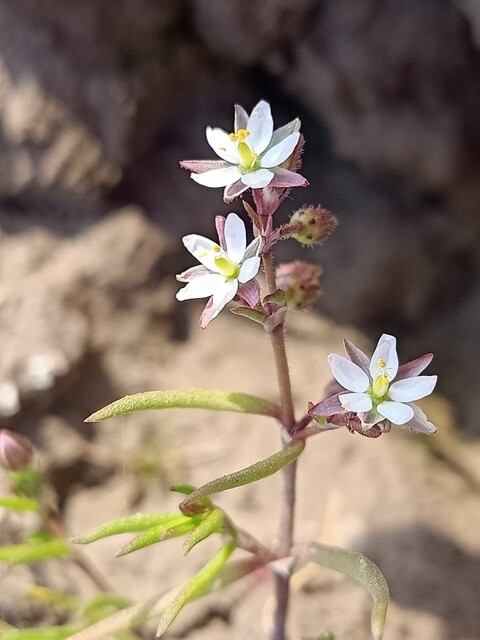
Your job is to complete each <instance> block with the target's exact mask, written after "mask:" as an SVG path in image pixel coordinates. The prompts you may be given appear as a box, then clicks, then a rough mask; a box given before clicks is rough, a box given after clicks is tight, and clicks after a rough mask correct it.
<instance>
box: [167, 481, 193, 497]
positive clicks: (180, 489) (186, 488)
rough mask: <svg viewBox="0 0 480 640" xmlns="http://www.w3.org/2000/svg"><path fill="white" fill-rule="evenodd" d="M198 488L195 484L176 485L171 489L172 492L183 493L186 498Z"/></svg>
mask: <svg viewBox="0 0 480 640" xmlns="http://www.w3.org/2000/svg"><path fill="white" fill-rule="evenodd" d="M196 488H197V487H194V486H193V484H174V485H173V486H172V487H170V491H175V493H183V494H184V495H186V496H189V495H190V494H191V493H193V492H194V491H195V489H196Z"/></svg>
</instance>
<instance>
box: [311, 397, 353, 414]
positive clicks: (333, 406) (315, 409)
mask: <svg viewBox="0 0 480 640" xmlns="http://www.w3.org/2000/svg"><path fill="white" fill-rule="evenodd" d="M339 395H340V394H339V393H336V394H335V395H333V396H330V397H329V398H325V400H321V401H320V402H318V403H317V404H315V405H312V406H311V407H310V408H309V410H308V415H309V416H313V417H315V416H324V417H327V416H332V415H334V414H337V413H345V409H344V408H343V407H342V405H341V404H340V400H339V399H338V396H339Z"/></svg>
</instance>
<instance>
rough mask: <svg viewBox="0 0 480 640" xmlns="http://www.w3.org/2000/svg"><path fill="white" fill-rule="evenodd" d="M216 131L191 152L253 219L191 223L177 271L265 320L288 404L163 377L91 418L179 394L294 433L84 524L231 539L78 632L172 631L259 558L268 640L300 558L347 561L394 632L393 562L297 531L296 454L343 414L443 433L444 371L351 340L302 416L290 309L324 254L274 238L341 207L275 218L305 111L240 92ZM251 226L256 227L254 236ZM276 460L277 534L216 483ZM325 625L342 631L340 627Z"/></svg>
mask: <svg viewBox="0 0 480 640" xmlns="http://www.w3.org/2000/svg"><path fill="white" fill-rule="evenodd" d="M206 136H207V142H208V144H209V145H210V146H211V147H212V149H213V150H214V151H215V153H216V154H217V155H218V156H219V157H220V160H185V161H182V162H181V163H180V164H181V166H182V167H183V168H185V169H187V170H189V171H191V178H192V179H193V180H194V181H195V182H197V183H199V184H200V185H204V186H207V187H211V188H215V187H222V188H224V192H223V198H224V200H225V202H230V201H232V200H233V199H234V198H236V197H238V196H240V195H241V194H244V199H243V201H242V203H243V207H244V209H245V212H246V216H247V219H248V220H249V222H250V226H251V229H252V233H251V234H249V233H248V232H247V229H246V226H245V223H244V221H243V220H242V219H241V218H240V217H239V216H238V215H237V214H236V213H228V214H227V215H226V216H225V217H224V216H217V217H216V218H215V226H216V231H217V235H218V241H216V240H210V239H208V238H204V237H203V236H199V235H195V234H191V235H187V236H185V237H184V238H183V243H184V245H185V247H186V249H187V250H188V251H189V252H190V253H191V254H192V255H193V256H194V258H195V259H196V260H197V262H198V263H199V264H197V265H196V266H192V267H191V268H189V269H187V271H185V272H183V273H181V274H180V275H179V276H177V278H178V280H179V281H180V282H181V283H183V287H182V288H180V289H179V291H178V293H177V299H178V300H188V299H193V298H206V299H207V301H206V305H205V308H204V310H203V312H202V314H201V317H200V326H201V327H202V328H206V327H207V326H208V325H209V324H210V323H211V322H212V321H213V320H214V319H215V318H216V317H217V316H218V314H219V313H221V312H222V311H223V310H224V309H225V307H226V306H227V305H228V304H229V303H233V306H232V307H231V311H233V312H234V313H235V314H236V315H242V316H244V317H246V318H247V319H250V320H253V321H254V322H257V323H258V324H260V325H262V327H263V329H264V331H265V333H266V334H267V335H268V337H269V339H270V343H271V345H272V349H273V354H274V362H275V368H276V379H277V383H278V404H276V403H272V402H270V401H268V400H265V399H263V398H259V397H256V396H252V395H250V394H245V393H242V392H241V391H225V390H219V389H208V388H194V389H173V390H161V391H150V392H145V393H141V394H136V395H133V396H127V397H125V398H122V399H120V400H117V401H116V402H113V403H112V404H110V405H108V406H107V407H105V408H103V409H100V410H99V411H97V412H96V413H94V414H93V415H91V416H90V417H89V418H87V421H88V422H96V421H100V420H105V419H107V418H111V417H113V416H119V415H124V414H127V413H131V412H133V411H139V410H145V409H167V408H175V407H176V408H193V407H195V408H203V409H207V410H210V411H231V412H232V411H233V412H240V413H244V414H250V415H251V414H257V415H263V416H269V417H271V418H272V419H273V422H274V423H275V424H276V425H277V427H278V431H279V435H280V439H281V447H280V448H279V450H278V451H276V452H272V454H271V455H270V456H268V457H267V458H265V459H263V460H259V461H258V462H256V463H254V464H252V465H251V466H249V467H246V468H244V469H239V470H234V471H231V472H229V473H226V474H225V475H223V476H221V477H219V478H214V479H212V480H210V481H209V482H207V483H206V484H204V485H202V486H200V487H191V486H180V487H174V490H175V491H177V492H178V493H180V494H182V500H181V502H180V505H179V511H178V512H177V513H163V512H159V513H151V514H136V515H133V516H127V517H124V518H120V519H118V520H115V521H112V522H107V523H104V524H99V526H98V528H97V529H96V530H94V531H91V532H89V533H86V534H82V535H79V536H78V537H76V538H75V539H74V542H76V543H79V544H87V543H91V542H94V541H95V540H98V539H100V538H103V537H105V536H114V535H117V534H120V533H131V534H132V538H131V539H130V540H129V541H128V542H127V543H126V544H124V545H123V546H122V547H120V549H119V551H118V555H124V554H127V553H133V552H136V551H138V550H139V549H142V548H144V547H146V546H149V545H152V544H157V543H159V542H161V541H163V540H167V539H170V538H172V537H182V538H184V545H183V550H184V553H189V552H190V550H191V549H193V547H194V546H196V545H198V544H200V543H201V542H202V541H203V540H205V539H206V538H208V537H211V536H215V537H217V538H218V540H219V547H218V551H217V552H216V554H215V555H214V556H213V557H212V558H211V560H210V561H209V562H208V563H207V564H205V566H204V567H203V568H202V569H201V570H200V571H199V573H198V574H197V575H195V576H193V577H192V578H191V579H190V580H189V581H187V583H185V584H183V585H177V586H176V587H174V588H173V589H172V590H170V591H168V592H164V593H162V594H159V595H157V596H154V597H153V598H152V599H151V600H150V601H149V602H147V603H142V604H140V605H135V606H132V607H130V608H127V609H124V610H122V611H118V612H116V613H114V614H113V615H112V616H110V617H107V618H105V619H103V620H102V621H100V622H98V623H97V624H95V625H92V626H90V627H88V628H86V629H84V630H82V631H79V632H78V633H76V634H74V635H73V636H72V639H73V640H100V639H101V638H104V637H106V636H111V635H113V634H115V633H118V632H119V631H120V630H122V629H125V628H129V627H132V626H133V625H135V624H137V623H138V622H139V621H141V620H143V619H146V618H149V617H156V618H157V619H158V620H159V623H158V631H157V636H161V635H163V634H164V632H165V631H166V630H167V629H168V627H169V625H170V624H171V623H172V621H173V620H174V619H175V617H176V616H177V615H178V613H179V612H180V611H181V609H182V608H183V607H184V606H185V605H186V604H187V603H189V602H191V601H193V600H195V599H197V598H200V597H203V596H205V595H206V594H208V593H209V592H211V591H214V590H217V589H220V588H224V587H225V586H227V585H228V584H230V583H231V582H234V581H236V580H239V579H241V578H245V577H246V576H247V575H251V576H253V574H254V572H255V571H256V570H257V569H259V568H262V569H265V568H268V569H269V570H270V572H271V575H272V577H273V583H274V589H275V597H276V609H275V612H274V614H273V619H272V624H271V630H270V633H269V640H285V638H286V621H287V614H288V607H289V584H290V578H291V576H292V574H293V573H294V572H295V571H296V570H297V569H298V567H299V565H300V564H302V563H305V562H312V563H316V564H319V565H321V566H324V567H329V568H331V569H334V570H337V571H340V572H342V573H344V574H346V575H348V576H350V577H351V578H353V579H354V580H357V581H358V582H360V583H361V584H362V585H363V586H364V587H365V588H366V589H367V590H368V592H369V593H370V595H371V597H372V601H373V605H372V614H371V634H372V637H373V639H374V640H381V638H382V636H383V630H384V624H385V616H386V611H387V606H388V601H389V593H388V587H387V584H386V582H385V579H384V577H383V575H382V573H381V571H380V569H379V568H378V567H377V566H376V565H375V564H374V563H373V562H371V561H370V560H369V559H368V558H366V557H365V556H363V555H362V554H360V553H357V552H354V551H351V550H345V549H339V548H336V547H329V546H326V545H321V544H318V543H315V542H310V543H309V542H305V541H296V540H295V539H294V509H295V490H296V488H295V483H296V471H297V463H298V461H299V459H301V454H302V452H303V450H304V448H305V446H306V442H307V440H308V438H310V437H313V436H315V435H318V434H321V433H327V432H329V431H332V430H335V429H339V428H347V429H348V430H349V431H351V432H352V433H358V434H360V435H363V436H367V437H374V438H375V437H379V436H381V435H383V434H384V433H386V432H388V431H389V430H390V427H391V425H392V424H393V425H399V426H402V427H405V428H408V429H411V430H414V431H417V432H420V433H424V434H432V433H434V432H435V427H434V426H433V425H432V424H431V423H430V422H428V421H427V419H426V417H425V415H424V414H423V412H422V411H421V410H420V409H419V408H418V407H417V406H416V405H415V404H414V402H415V401H416V400H419V399H420V398H423V397H424V396H426V395H428V394H430V393H431V392H432V391H433V389H434V387H435V383H436V376H424V375H420V374H421V373H422V371H423V370H424V369H425V368H426V367H427V365H428V364H429V363H430V361H431V359H432V356H431V354H428V355H425V356H422V357H421V358H418V359H417V360H414V361H412V362H409V363H407V364H404V365H401V366H399V363H398V356H397V350H396V340H395V338H394V337H393V336H390V335H386V334H385V335H383V336H382V337H381V338H380V340H379V342H378V345H377V347H376V349H375V351H374V353H373V355H372V357H371V358H368V357H367V355H365V354H364V353H363V352H362V351H361V350H360V349H358V348H357V347H355V345H353V344H352V343H351V342H349V341H348V340H345V350H346V357H343V356H339V355H336V354H331V355H330V356H329V359H328V360H329V364H330V367H331V370H332V374H333V377H334V378H335V380H336V384H337V383H338V388H337V390H336V392H335V393H333V395H330V396H329V397H327V398H325V399H321V397H319V398H317V399H316V402H315V403H313V402H312V403H309V405H308V407H305V408H304V409H303V411H301V412H300V414H299V415H300V417H298V416H296V414H295V411H294V406H293V401H292V391H291V381H290V372H289V366H288V361H287V354H286V349H285V341H284V323H285V317H286V314H287V312H288V310H289V309H305V308H307V307H308V306H309V305H310V304H311V303H312V301H313V300H314V298H315V296H316V295H317V294H318V292H319V286H320V285H319V282H320V268H319V267H318V266H315V265H311V264H308V263H306V262H301V261H296V262H293V263H290V264H284V265H280V266H278V267H277V268H275V267H274V260H273V252H274V249H275V245H276V243H277V242H279V241H280V240H285V239H289V238H290V239H293V240H296V241H297V242H299V243H301V244H302V245H307V246H312V245H320V244H322V243H323V242H324V241H325V240H326V239H327V238H328V236H329V235H330V234H331V232H332V231H333V229H334V228H335V225H336V219H335V218H334V216H333V215H332V214H331V213H330V212H329V211H327V210H326V209H324V208H322V207H320V206H305V207H302V208H301V209H299V210H298V211H295V212H294V213H293V214H292V216H291V218H290V221H289V222H288V223H287V224H284V225H280V226H278V225H276V224H275V213H276V211H277V210H278V209H279V207H280V205H281V204H282V203H284V201H285V200H286V199H287V197H288V195H289V192H290V190H291V188H293V187H305V186H307V185H308V182H307V180H306V179H305V178H304V177H303V176H301V175H300V174H299V169H300V157H301V154H302V151H303V144H304V140H303V136H302V134H301V133H300V121H299V120H298V119H296V120H293V121H292V122H290V123H289V124H287V125H285V126H283V127H280V128H279V129H277V130H274V125H273V119H272V115H271V110H270V105H269V104H268V103H267V102H265V101H261V102H259V103H258V104H257V105H256V106H255V107H254V108H253V110H252V112H251V114H250V115H248V114H247V112H246V111H245V110H244V109H243V108H242V107H240V106H238V105H237V106H236V107H235V112H234V126H233V131H232V132H231V133H229V132H226V131H223V130H222V129H219V128H211V127H208V128H207V130H206ZM247 191H249V193H248V194H247V193H246V192H247ZM249 196H251V198H250V197H249ZM248 235H251V236H252V238H253V239H252V240H251V241H250V242H248V241H247V236H248ZM320 393H321V392H320V390H319V395H320ZM274 473H280V474H281V478H282V482H283V487H282V491H281V498H280V501H281V518H280V524H279V530H278V536H277V541H276V542H275V544H271V545H269V544H266V543H264V542H261V541H259V540H257V539H255V538H254V537H253V536H252V535H251V534H250V533H249V532H248V531H245V530H244V529H243V528H241V527H240V526H238V525H237V523H235V522H233V520H232V519H231V518H230V517H229V515H228V514H227V513H225V512H224V510H222V509H221V508H219V507H218V506H217V505H215V502H214V501H213V497H214V496H215V494H217V493H220V492H222V491H227V490H230V489H235V488H237V487H240V486H242V485H246V484H250V483H252V482H257V481H259V480H261V479H262V478H265V477H267V476H270V475H272V474H274ZM237 549H241V550H242V551H243V552H247V557H246V558H245V553H244V554H243V558H242V559H240V560H235V559H233V558H232V556H234V554H235V551H236V550H237ZM321 637H332V636H331V634H328V633H327V634H326V635H325V634H324V636H321Z"/></svg>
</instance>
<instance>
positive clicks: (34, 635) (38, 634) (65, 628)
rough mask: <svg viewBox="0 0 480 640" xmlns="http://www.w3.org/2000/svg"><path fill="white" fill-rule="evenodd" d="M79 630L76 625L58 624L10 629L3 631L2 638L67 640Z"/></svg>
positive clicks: (16, 639) (14, 639) (6, 639)
mask: <svg viewBox="0 0 480 640" xmlns="http://www.w3.org/2000/svg"><path fill="white" fill-rule="evenodd" d="M78 630H79V626H78V625H75V626H74V625H67V624H66V625H60V626H57V627H48V628H47V629H38V628H31V629H12V630H9V631H3V632H2V635H1V638H2V640H67V638H71V637H72V634H74V633H76V632H77V631H78Z"/></svg>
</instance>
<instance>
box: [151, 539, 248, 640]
mask: <svg viewBox="0 0 480 640" xmlns="http://www.w3.org/2000/svg"><path fill="white" fill-rule="evenodd" d="M235 546H236V545H235V542H234V541H233V540H230V542H227V544H226V545H224V546H223V547H222V548H221V549H220V550H219V551H217V553H216V554H215V555H214V556H213V558H212V559H211V560H210V562H207V564H206V565H205V566H204V567H203V568H202V569H200V571H199V572H198V573H197V575H196V576H194V577H193V578H191V579H190V580H189V581H188V582H186V583H185V584H184V586H183V587H182V588H181V589H180V591H179V592H178V593H177V595H176V596H175V598H174V599H173V600H172V602H171V603H170V604H169V605H168V607H167V608H166V610H165V612H164V613H163V615H162V617H161V618H160V622H159V625H158V629H157V637H160V636H162V635H163V634H164V633H165V631H166V630H167V629H168V627H169V626H170V625H171V624H172V622H173V621H174V620H175V618H176V617H177V615H178V614H179V613H180V611H181V610H182V609H183V607H184V606H185V605H186V604H187V603H188V602H190V601H191V600H194V599H195V598H197V597H199V595H200V594H202V593H203V592H204V591H205V590H206V589H208V587H209V585H211V584H212V583H213V581H214V580H215V578H216V577H217V576H218V574H219V572H220V570H221V569H222V567H223V566H224V565H225V563H226V562H227V560H228V558H229V557H230V556H231V555H232V553H233V551H234V549H235Z"/></svg>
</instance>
